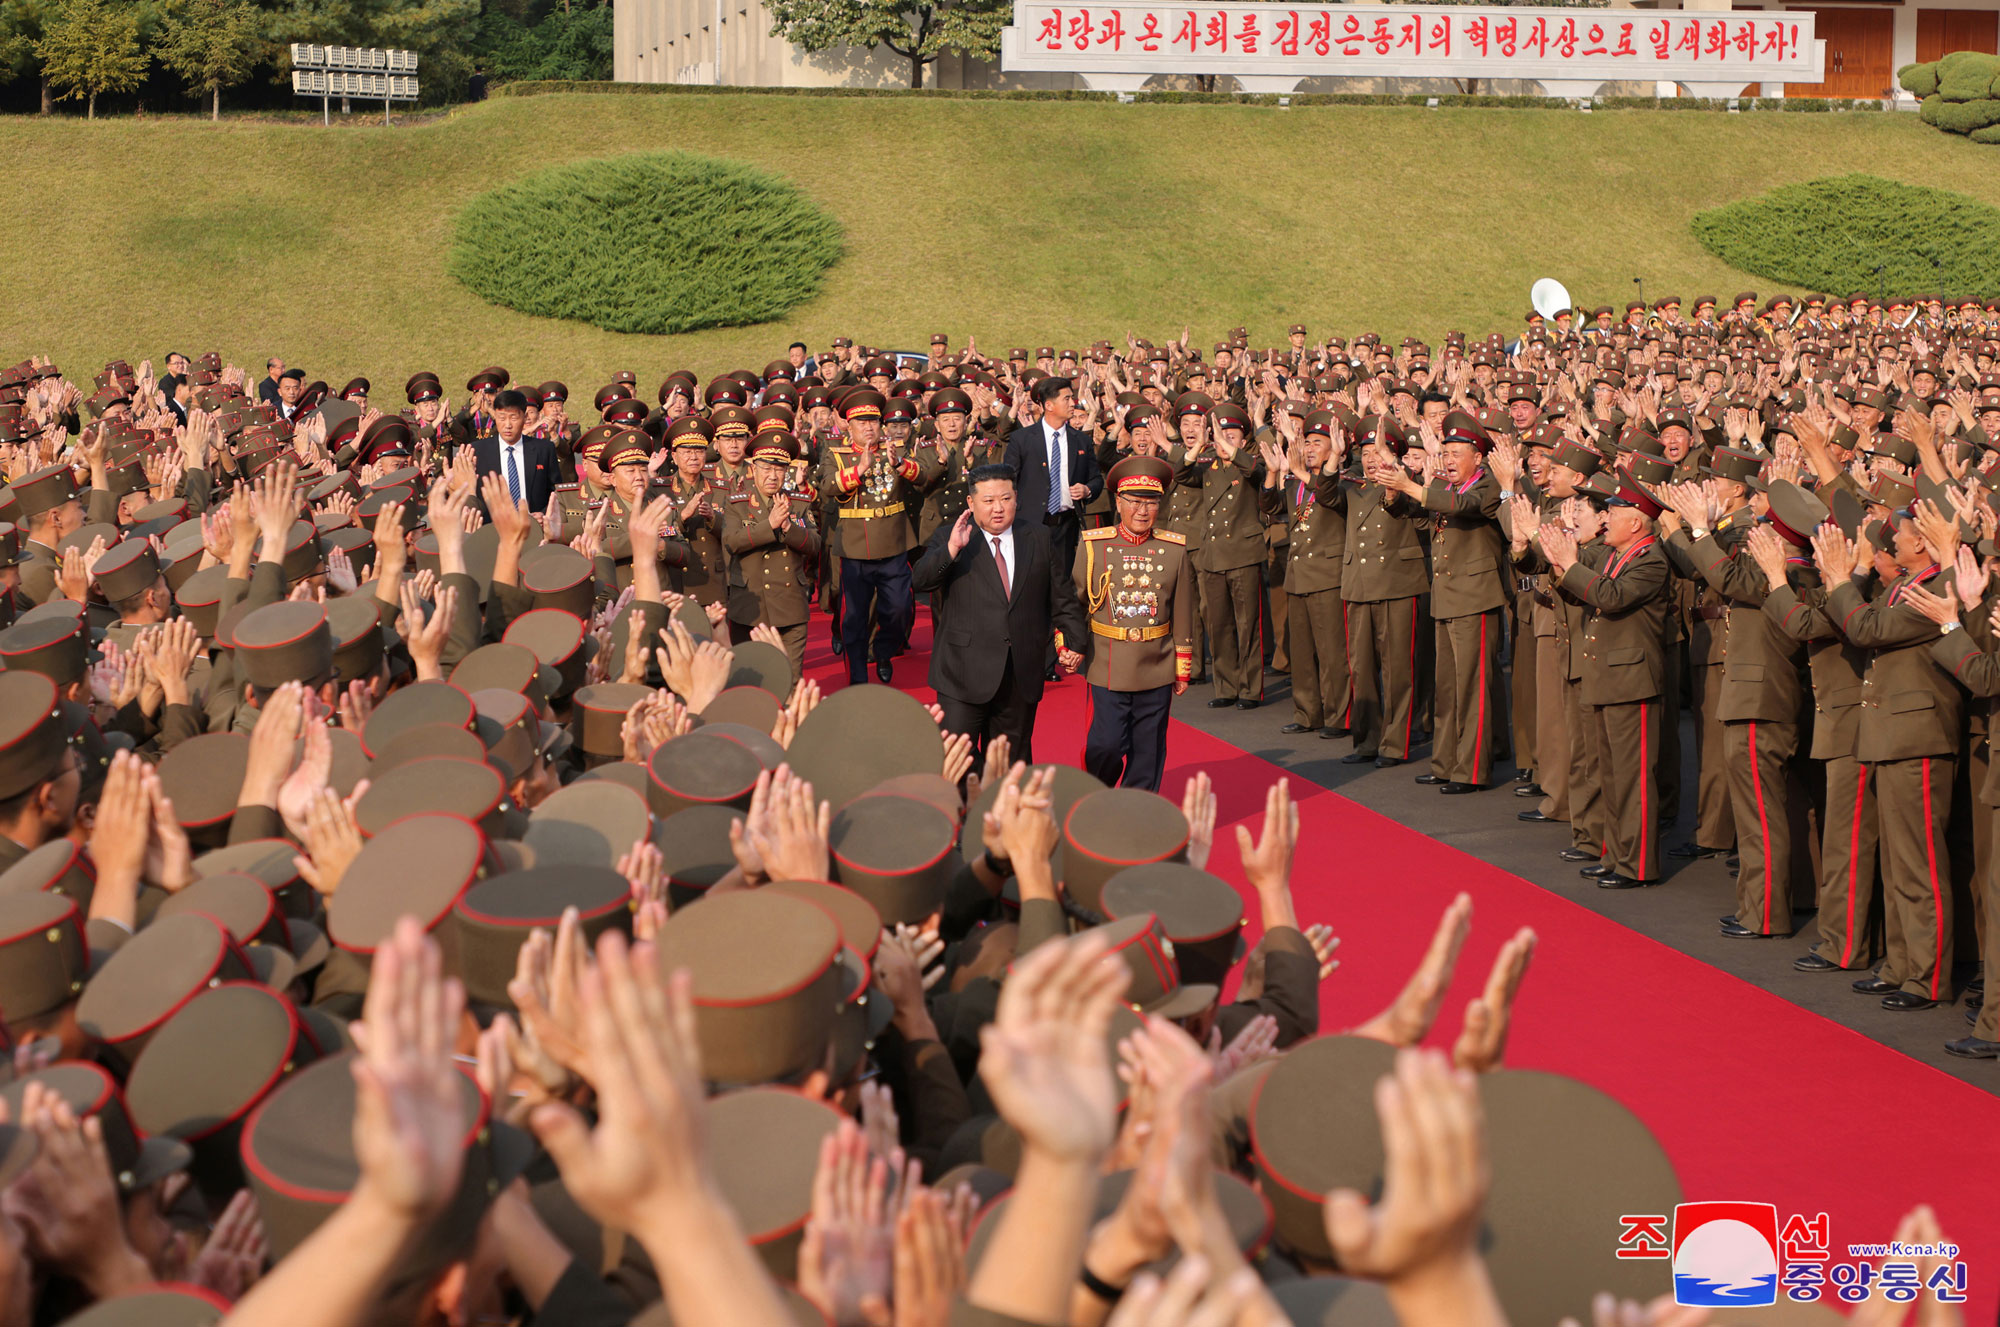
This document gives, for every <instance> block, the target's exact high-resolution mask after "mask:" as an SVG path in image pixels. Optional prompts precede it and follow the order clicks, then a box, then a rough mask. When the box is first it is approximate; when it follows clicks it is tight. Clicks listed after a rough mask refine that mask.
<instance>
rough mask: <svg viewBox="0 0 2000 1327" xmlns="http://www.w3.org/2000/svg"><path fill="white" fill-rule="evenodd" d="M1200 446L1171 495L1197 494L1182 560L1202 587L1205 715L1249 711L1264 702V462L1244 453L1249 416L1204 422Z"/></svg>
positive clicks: (1230, 413)
mask: <svg viewBox="0 0 2000 1327" xmlns="http://www.w3.org/2000/svg"><path fill="white" fill-rule="evenodd" d="M1208 432H1209V438H1208V441H1207V443H1206V445H1204V444H1202V443H1199V442H1197V443H1195V444H1192V445H1190V446H1187V447H1184V448H1183V449H1182V452H1181V457H1180V463H1181V468H1180V470H1179V471H1178V472H1177V473H1176V474H1175V475H1174V486H1175V488H1176V489H1179V488H1183V487H1185V488H1186V489H1187V490H1188V491H1189V492H1191V493H1195V494H1198V495H1199V497H1198V500H1197V501H1198V506H1197V509H1196V515H1195V521H1196V523H1197V524H1199V525H1200V526H1201V540H1200V542H1199V543H1198V544H1197V545H1195V546H1194V547H1193V548H1191V549H1190V550H1189V552H1188V556H1189V557H1190V559H1192V561H1193V562H1194V568H1195V580H1196V582H1197V584H1199V585H1200V587H1201V589H1200V591H1199V593H1200V596H1201V607H1202V624H1203V626H1204V627H1205V628H1206V629H1207V631H1208V648H1209V652H1210V653H1211V654H1212V655H1213V656H1214V663H1215V695H1214V696H1213V697H1212V698H1211V699H1210V700H1209V702H1208V706H1209V708H1210V709H1222V708H1225V707H1227V706H1229V705H1234V706H1236V708H1237V709H1239V710H1253V709H1256V708H1257V706H1258V705H1259V704H1261V703H1263V699H1264V619H1263V608H1264V604H1263V598H1264V555H1265V545H1264V518H1263V515H1262V513H1261V512H1260V510H1259V502H1258V493H1259V491H1260V490H1261V489H1262V487H1263V462H1262V459H1261V458H1260V457H1259V456H1258V454H1257V449H1256V448H1254V447H1252V446H1250V445H1249V432H1250V416H1249V414H1248V413H1247V412H1246V411H1245V410H1244V409H1243V407H1241V406H1239V405H1236V404H1234V403H1233V402H1231V403H1225V404H1223V405H1220V406H1217V407H1216V408H1215V411H1214V413H1213V415H1212V416H1211V417H1210V419H1209V430H1208Z"/></svg>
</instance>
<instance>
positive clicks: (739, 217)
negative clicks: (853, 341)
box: [450, 152, 841, 335]
mask: <svg viewBox="0 0 2000 1327" xmlns="http://www.w3.org/2000/svg"><path fill="white" fill-rule="evenodd" d="M840 251H841V231H840V223H839V222H837V221H835V220H834V219H833V218H832V217H831V216H829V215H828V214H827V213H826V212H824V211H822V210H821V209H820V207H819V206H818V205H817V204H816V203H814V202H813V201H812V200H811V199H810V198H808V197H806V195H805V194H804V193H803V192H801V191H800V190H799V189H798V187H797V186H795V185H793V184H792V183H790V182H789V181H787V180H784V179H781V178H779V177H778V176H776V175H772V174H770V173H768V172H766V171H762V170H759V169H757V168H756V167H754V166H749V165H745V164H743V163H741V162H733V161H724V160H720V159H717V158H714V157H703V156H697V155H694V154H692V153H687V152H650V153H637V154H634V155H631V156H623V157H611V158H608V159H604V160H598V161H578V162H571V163H569V164H567V165H561V166H551V167H549V168H547V169H546V170H540V171H537V172H535V173H534V174H532V175H529V176H528V177H526V178H525V179H522V180H518V181H516V182H515V183H513V184H508V185H503V186H501V187H500V188H498V189H494V190H492V191H491V192H489V193H484V194H481V195H480V196H479V197H477V198H475V199H473V200H472V202H470V203H469V204H467V205H466V207H465V210H464V211H462V212H461V213H459V217H458V228H457V234H456V236H455V238H454V240H453V243H452V250H451V258H450V270H451V273H452V275H453V276H455V277H457V278H458V279H459V280H460V281H462V282H464V283H465V284H466V285H467V286H468V287H470V288H471V289H472V291H473V292H474V293H476V294H477V295H479V296H480V297H481V298H482V299H485V300H487V301H489V302H491V303H494V304H499V305H504V306H505V307H507V308H510V309H516V310H519V311H520V312H522V313H530V314H535V315H538V316H541V317H546V318H569V319H575V320H577V321H579V322H587V323H590V324H592V325H594V326H597V327H602V328H604V329H605V330H606V331H611V332H638V333H645V334H652V335H664V334H670V333H677V332H691V331H695V330H697V329H699V328H704V327H740V326H744V325H746V324H750V323H761V322H769V321H771V320H772V319H775V318H778V317H781V316H783V315H784V314H785V313H786V312H787V311H789V310H790V309H792V308H793V307H794V306H796V305H798V304H800V303H802V302H803V301H805V300H808V299H811V298H812V297H813V296H814V295H816V294H817V293H818V292H819V288H820V282H821V279H822V278H823V277H824V276H825V274H826V270H827V269H828V268H829V267H831V266H832V265H833V264H834V262H835V261H837V260H838V259H839V257H840Z"/></svg>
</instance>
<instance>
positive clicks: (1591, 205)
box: [0, 94, 2000, 413]
mask: <svg viewBox="0 0 2000 1327" xmlns="http://www.w3.org/2000/svg"><path fill="white" fill-rule="evenodd" d="M660 148H682V149H687V150H690V151H695V152H705V153H714V154H718V155H721V156H726V157H733V158H737V159H741V160H745V161H749V162H754V163H756V164H758V165H761V166H764V167H766V168H768V169H770V170H772V171H775V172H778V173H780V174H783V175H785V176H787V177H789V178H791V179H793V180H795V181H796V182H797V183H798V184H799V185H800V186H801V187H803V188H804V189H805V190H806V192H807V193H808V194H810V195H811V196H812V197H814V198H815V199H817V200H818V201H819V202H820V203H821V204H822V205H823V206H824V207H826V208H827V209H828V210H829V211H830V212H831V213H832V214H833V215H834V216H835V217H837V218H839V220H840V222H841V224H842V225H843V227H844V228H845V246H846V252H845V256H844V258H843V259H842V260H841V261H840V262H839V263H838V264H837V265H836V266H835V267H834V268H833V270H832V271H831V272H830V273H829V274H828V277H827V281H826V284H825V287H824V290H823V293H822V294H821V295H820V296H819V297H818V298H817V299H815V300H814V301H812V302H811V303H809V304H807V305H804V306H802V307H800V308H799V309H797V310H795V312H794V313H793V314H792V315H791V316H790V317H789V318H787V319H786V320H784V321H783V322H780V323H776V324H770V325H766V326H763V327H750V328H738V329H733V330H724V331H709V332H702V333H696V334H690V335H684V336H668V337H648V336H636V335H620V334H615V333H610V332H604V331H600V330H598V329H596V328H594V327H589V326H586V325H583V324H579V323H568V322H559V321H553V320H548V319H540V318H534V317H529V316H526V315H523V314H518V313H514V312H511V311H509V310H506V309H500V308H495V307H493V306H490V305H487V304H485V303H483V302H482V301H481V300H479V299H478V297H476V296H474V295H473V294H472V293H471V292H470V291H468V290H466V289H465V288H464V287H463V286H461V285H460V284H459V283H458V282H456V281H455V280H453V279H452V278H451V277H450V276H448V275H447V274H446V256H447V250H448V247H449V242H450V237H451V234H452V222H453V217H454V215H455V214H456V213H457V211H458V209H459V208H460V207H461V206H463V204H464V203H465V202H466V200H467V199H469V198H470V197H472V196H473V195H475V194H478V193H480V192H482V191H484V190H486V189H489V188H492V187H494V186H495V185H498V184H501V183H504V182H506V181H509V180H512V179H514V178H516V177H517V176H520V175H522V174H525V173H526V172H528V171H530V170H533V169H537V168H539V167H542V166H546V165H549V164H551V163H555V162H561V161H568V160H574V159H578V158H585V157H596V156H608V155H613V154H617V153H624V152H632V151H639V150H650V149H660ZM0 152H5V153H6V154H7V155H8V156H9V158H10V159H12V160H15V161H18V162H22V163H24V167H25V169H24V172H23V173H22V174H21V177H20V187H17V188H14V189H10V190H7V191H5V192H4V194H0V270H4V271H6V272H7V273H8V274H9V276H10V277H11V285H12V290H11V292H10V299H9V301H8V303H9V316H8V317H7V318H6V333H5V345H4V346H0V362H11V361H12V360H13V359H16V358H19V357H21V356H24V355H26V354H28V353H30V352H46V353H49V354H52V355H53V356H55V358H56V361H57V363H59V364H61V365H62V366H63V367H64V369H66V370H67V371H69V372H70V373H71V374H72V375H74V376H83V377H87V376H88V374H89V373H90V372H92V371H94V370H95V369H96V368H97V367H98V366H99V365H101V364H102V363H103V362H104V361H105V360H106V359H108V358H113V357H116V356H127V357H130V358H131V359H132V360H133V361H134V362H137V360H138V359H139V358H140V357H141V356H150V357H152V358H153V359H154V361H155V362H156V363H158V362H159V360H160V359H161V357H162V356H163V355H164V354H165V352H166V351H167V350H169V349H180V350H185V351H187V352H189V353H198V352H200V351H203V350H206V349H210V348H217V349H220V350H221V352H222V354H223V356H224V358H225V359H227V360H229V361H232V362H235V363H239V364H244V365H246V366H256V367H261V365H262V363H263V360H264V358H265V356H266V355H267V354H269V353H272V352H276V353H278V354H281V355H282V356H283V357H284V358H285V360H286V361H287V362H288V363H293V364H298V365H301V366H303V367H304V368H306V369H307V371H308V373H309V374H310V375H312V376H316V377H323V378H325V379H326V380H327V381H328V382H330V383H332V384H333V385H334V386H335V387H336V388H338V386H339V385H340V384H341V383H342V382H344V381H345V380H346V379H347V378H348V377H349V376H351V375H353V374H357V373H359V374H366V375H368V376H370V377H372V378H373V380H374V381H375V383H376V384H377V390H378V401H381V402H384V403H387V402H388V401H398V400H400V393H401V384H402V382H403V379H404V378H405V377H406V376H407V375H408V374H410V373H412V372H414V371H416V370H418V369H423V368H431V369H435V370H437V371H438V372H439V373H440V375H441V376H442V377H443V378H444V379H445V381H446V383H447V385H448V386H450V387H452V388H453V389H454V395H456V394H457V393H456V390H455V389H456V388H457V387H458V386H459V385H460V384H462V383H463V382H464V380H465V378H466V377H467V376H468V375H469V374H470V373H471V372H472V371H473V370H475V369H477V368H478V367H479V366H481V365H483V364H488V363H499V364H504V365H507V366H508V367H509V368H511V369H512V370H514V372H515V373H517V374H520V375H526V376H531V377H533V378H536V379H540V378H546V377H561V378H563V379H565V380H566V381H567V382H568V383H569V384H570V386H571V388H572V391H573V393H574V394H576V395H578V396H587V395H588V393H589V391H590V390H591V389H593V388H595V387H596V386H597V385H598V384H600V383H603V382H605V381H607V380H608V377H609V375H610V373H611V372H612V371H613V370H615V369H620V368H630V369H633V370H636V371H637V372H638V374H639V377H640V381H641V385H642V388H643V389H644V391H645V393H646V394H650V392H651V389H652V388H653V387H654V386H656V385H657V383H658V381H659V379H660V378H661V377H662V376H664V374H665V373H666V372H667V371H668V370H669V369H671V368H675V367H681V366H686V367H689V368H693V369H695V370H696V371H697V372H698V373H700V374H701V375H702V376H703V377H704V379H705V378H706V377H707V376H709V375H710V374H713V373H718V372H721V371H723V370H726V369H729V368H734V367H745V366H747V367H751V368H756V367H760V366H761V365H762V363H763V361H764V360H765V359H766V358H768V357H769V356H770V355H771V354H773V353H777V352H781V351H782V349H783V347H784V345H785V344H786V343H788V342H789V341H790V340H792V339H793V338H794V337H795V336H796V337H798V338H801V339H803V340H805V341H807V342H808V343H809V344H812V345H814V346H815V347H817V346H819V345H821V344H823V343H824V342H825V341H826V340H827V339H828V338H830V337H832V336H834V335H836V334H840V333H850V334H853V335H855V336H856V337H858V338H860V339H863V340H866V341H869V342H873V343H877V344H893V345H896V346H899V347H908V348H918V347H922V346H923V345H925V344H927V342H928V340H929V337H930V334H931V333H933V332H937V331H944V332H947V333H949V334H950V335H951V338H952V343H953V346H954V347H962V346H963V344H964V339H965V336H966V334H967V333H968V332H972V333H975V334H977V335H978V336H979V338H980V344H981V347H982V348H983V349H987V350H1004V349H1005V348H1006V347H1007V345H1009V344H1011V343H1026V344H1028V345H1030V346H1033V345H1035V344H1037V343H1049V342H1054V343H1058V344H1066V345H1076V344H1078V343H1088V342H1089V341H1091V340H1093V339H1095V338H1098V337H1108V338H1111V339H1112V340H1113V341H1116V342H1120V343H1122V339H1123V337H1124V335H1125V333H1126V332H1127V331H1131V332H1133V333H1135V334H1138V335H1152V336H1154V337H1160V336H1169V335H1177V334H1178V333H1179V330H1180V326H1181V324H1182V322H1183V321H1185V322H1187V323H1188V324H1190V325H1191V326H1192V327H1193V329H1194V332H1195V335H1196V337H1197V338H1199V339H1201V340H1203V341H1210V340H1213V339H1214V338H1215V337H1216V335H1217V334H1218V333H1220V332H1222V331H1223V330H1225V329H1226V328H1228V327H1230V326H1232V325H1234V324H1236V323H1239V322H1240V323H1243V324H1244V325H1246V326H1247V327H1248V328H1249V329H1250V334H1251V341H1252V344H1253V345H1256V346H1260V347H1261V346H1265V345H1269V344H1274V343H1281V342H1282V341H1283V339H1284V337H1283V333H1284V330H1285V327H1286V325H1287V324H1289V323H1292V322H1295V321H1302V322H1304V323H1306V324H1307V325H1308V326H1310V327H1311V328H1312V329H1313V332H1314V334H1315V335H1319V334H1321V333H1323V332H1328V331H1333V332H1341V333H1346V334H1350V335H1351V334H1353V333H1355V332H1358V331H1364V330H1370V329H1373V330H1376V331H1379V332H1381V333H1383V334H1384V335H1385V336H1389V337H1400V336H1402V335H1406V334H1416V335H1421V336H1424V337H1426V338H1429V339H1432V340H1435V339H1436V338H1437V337H1438V336H1440V335H1441V334H1442V333H1443V332H1444V331H1445V330H1446V329H1447V328H1452V327H1457V328H1463V329H1464V330H1466V331H1468V332H1470V333H1473V334H1475V335H1477V334H1481V333H1484V332H1486V331H1489V330H1493V329H1500V330H1505V331H1508V332H1510V333H1511V332H1512V331H1513V330H1515V329H1517V328H1518V327H1519V326H1520V318H1521V315H1522V314H1523V313H1525V312H1526V310H1527V305H1528V287H1529V285H1530V283H1531V282H1532V281H1533V280H1534V279H1535V278H1537V277H1542V276H1554V277H1557V278H1559V279H1560V280H1562V281H1563V282H1564V283H1565V284H1567V285H1568V287H1569V289H1570V291H1571V293H1572V294H1573V295H1574V296H1575V298H1576V299H1577V300H1578V301H1579V302H1583V303H1613V302H1622V301H1623V300H1624V299H1626V298H1629V297H1631V296H1632V295H1633V294H1634V292H1635V287H1634V286H1633V284H1632V278H1633V277H1634V276H1643V277H1644V278H1645V280H1646V291H1647V293H1648V295H1649V296H1651V297H1655V298H1656V297H1658V296H1660V295H1664V294H1680V295H1681V296H1683V297H1684V298H1686V299H1688V300H1689V301H1692V300H1693V298H1694V297H1695V296H1696V295H1698V294H1711V295H1716V296H1719V297H1721V298H1722V299H1724V300H1727V299H1728V298H1729V296H1731V295H1732V294H1734V293H1735V292H1736V291H1737V290H1739V289H1750V288H1755V289H1757V290H1758V291H1759V292H1760V293H1766V292H1769V291H1771V290H1775V289H1776V288H1777V287H1776V286H1775V285H1774V284H1773V283H1771V282H1768V281H1759V280H1757V279H1755V278H1752V277H1749V276H1747V275H1745V274H1743V273H1740V272H1735V271H1732V270H1731V269H1730V268H1728V267H1726V266H1724V265H1723V264H1721V263H1720V262H1719V261H1718V260H1716V259H1715V258H1713V257H1712V256H1710V255H1709V254H1708V253H1707V252H1706V251H1705V250H1703V249H1702V248H1701V246H1700V245H1699V244H1697V243H1696V242H1695V239H1694V237H1693V236H1692V235H1691V234H1690V233H1689V230H1688V218H1689V217H1690V216H1691V215H1692V214H1693V213H1695V212H1696V211H1699V210H1701V209H1702V208H1706V207H1712V206H1714V205H1716V204H1718V203H1722V202H1727V201H1730V200H1732V199H1736V198H1741V197H1744V196H1746V195H1750V194H1755V193H1758V192H1761V191H1762V190H1764V189H1767V188H1769V187H1771V186H1773V185H1776V184H1782V183H1788V182H1792V181H1800V180H1807V179H1812V178H1815V177H1818V176H1824V175H1838V174H1845V173H1847V172H1850V171H1856V170H1865V171H1868V172H1871V173H1873V174H1877V175H1881V176H1885V177H1888V178H1891V179H1896V180H1902V181H1906V182H1908V183H1912V184H1925V185H1934V186H1941V187H1944V188H1949V189H1956V190H1960V191H1963V192H1965V193H1967V194H1970V195H1972V196H1973V197H1976V198H1979V199H1982V200H1984V201H1986V202H1989V203H1995V204H2000V171H1995V170H1994V169H1993V163H1994V160H1995V158H1994V156H1993V152H1994V149H1991V148H1987V147H1983V146H1981V145H1978V144H1974V143H1971V142H1969V141H1967V140H1966V139H1964V138H1961V137H1958V136H1955V135H1948V134H1941V133H1938V132H1937V131H1936V130H1934V129H1932V128H1930V127H1928V126H1926V125H1922V124H1919V123H1918V121H1917V118H1916V117H1915V116H1914V115H1901V114H1880V113H1845V114H1843V113H1829V114H1777V113H1766V114H1744V115H1721V114H1714V113H1697V112H1687V113H1667V112H1658V111H1603V110H1600V111H1596V112H1594V113H1592V114H1589V115H1584V114H1580V113H1576V112H1572V111H1539V110H1472V109H1467V110H1435V111H1427V110H1423V109H1420V108H1402V107H1382V108H1377V107H1314V108H1296V109H1278V108H1266V107H1248V106H1146V105H1126V106H1121V105H1117V104H1102V103H1065V102H977V101H915V100H908V101H905V100H892V99H883V100H872V99H846V98H826V99H816V98H797V97H768V98H766V97H749V96H723V97H704V96H672V97H666V96H662V97H633V96H589V95H586V94H566V95H556V96H541V97H524V98H502V99H498V100H495V101H490V102H486V103H483V104H480V105H478V106H474V107H469V108H465V109H463V110H460V111H457V112H455V113H453V114H451V115H449V116H445V117H443V118H440V119H437V120H434V121H432V122H429V123H426V124H422V125H418V126H413V127H397V128H393V129H385V128H380V127H377V128H372V129H363V128H351V129H347V130H345V131H341V132H332V131H328V130H325V129H321V128H320V127H318V126H317V125H312V124H285V123H268V122H265V123H257V122H251V121H236V122H231V121H226V120H225V121H223V122H222V123H220V124H210V123H208V122H207V121H204V120H196V119H178V118H176V119H164V120H148V121H134V120H101V121H98V122H96V123H86V122H84V121H82V120H77V119H70V118H62V119H53V120H41V119H35V118H7V119H4V120H0ZM1838 293H1843V294H1844V293H1846V292H1838ZM585 413H588V411H587V403H586V412H585Z"/></svg>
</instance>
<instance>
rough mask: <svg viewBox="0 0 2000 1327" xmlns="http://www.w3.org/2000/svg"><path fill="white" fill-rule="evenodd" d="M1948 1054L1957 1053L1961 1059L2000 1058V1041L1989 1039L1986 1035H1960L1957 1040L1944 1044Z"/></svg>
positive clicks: (1945, 1051)
mask: <svg viewBox="0 0 2000 1327" xmlns="http://www.w3.org/2000/svg"><path fill="white" fill-rule="evenodd" d="M1944 1053H1945V1054H1946V1055H1956V1056H1957V1057H1958V1058H1959V1059H1961V1060H2000V1041H1987V1040H1986V1039H1985V1038H1984V1037H1960V1038H1959V1039H1958V1040H1957V1041H1947V1042H1946V1043H1945V1044H1944Z"/></svg>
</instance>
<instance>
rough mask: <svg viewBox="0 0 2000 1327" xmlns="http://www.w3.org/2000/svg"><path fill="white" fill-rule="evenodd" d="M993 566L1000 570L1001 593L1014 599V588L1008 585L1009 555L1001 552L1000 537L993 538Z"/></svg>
mask: <svg viewBox="0 0 2000 1327" xmlns="http://www.w3.org/2000/svg"><path fill="white" fill-rule="evenodd" d="M993 565H994V566H995V567H997V568H999V570H1000V593H1002V594H1004V595H1006V596H1007V597H1008V598H1010V599H1011V598H1013V597H1014V591H1013V588H1012V587H1011V586H1010V585H1009V584H1008V583H1007V555H1006V554H1005V553H1002V552H1001V551H1000V536H999V535H994V536H993Z"/></svg>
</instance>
